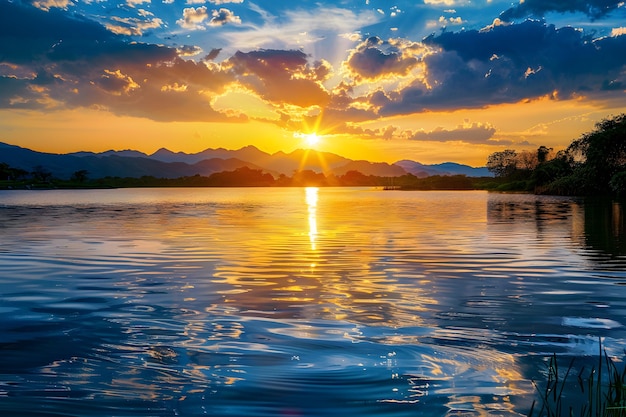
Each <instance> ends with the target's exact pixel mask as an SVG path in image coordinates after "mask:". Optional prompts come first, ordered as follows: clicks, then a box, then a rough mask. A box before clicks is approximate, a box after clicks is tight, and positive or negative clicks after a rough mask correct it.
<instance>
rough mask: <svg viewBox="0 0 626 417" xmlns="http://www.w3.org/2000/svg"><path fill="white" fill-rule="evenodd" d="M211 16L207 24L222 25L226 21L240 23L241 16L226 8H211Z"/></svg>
mask: <svg viewBox="0 0 626 417" xmlns="http://www.w3.org/2000/svg"><path fill="white" fill-rule="evenodd" d="M212 16H213V17H212V18H211V20H210V21H209V26H223V25H225V24H226V23H237V24H241V18H240V17H239V16H236V15H235V14H234V13H233V12H232V11H230V10H228V9H224V8H221V9H219V10H213V13H212Z"/></svg>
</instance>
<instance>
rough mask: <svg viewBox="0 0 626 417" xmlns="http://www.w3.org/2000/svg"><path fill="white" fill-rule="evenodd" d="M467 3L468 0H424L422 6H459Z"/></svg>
mask: <svg viewBox="0 0 626 417" xmlns="http://www.w3.org/2000/svg"><path fill="white" fill-rule="evenodd" d="M467 3H469V0H424V4H434V5H436V6H447V7H450V6H461V5H464V4H467Z"/></svg>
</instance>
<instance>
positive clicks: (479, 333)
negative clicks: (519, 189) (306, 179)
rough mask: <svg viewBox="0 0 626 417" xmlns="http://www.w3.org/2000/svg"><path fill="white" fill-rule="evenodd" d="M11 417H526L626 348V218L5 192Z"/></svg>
mask: <svg viewBox="0 0 626 417" xmlns="http://www.w3.org/2000/svg"><path fill="white" fill-rule="evenodd" d="M0 300H1V301H0V313H1V314H2V320H1V321H0V354H1V356H0V414H1V415H6V416H201V415H210V416H336V415H342V414H343V415H346V416H353V415H354V416H356V415H358V416H520V415H526V414H527V413H528V411H529V408H530V406H531V403H532V401H533V400H534V399H536V398H537V395H536V390H535V388H534V387H533V385H532V384H531V379H535V380H536V381H538V382H539V383H541V381H543V380H544V379H545V372H546V363H547V358H548V357H549V356H550V355H552V354H553V353H556V354H557V355H558V356H559V357H560V358H564V359H565V360H566V361H569V359H570V358H576V360H577V362H576V363H577V365H576V366H578V367H579V368H581V367H582V366H584V364H585V363H588V362H594V361H595V363H597V359H598V351H599V344H600V340H601V341H602V346H603V347H604V348H606V350H607V352H608V353H609V354H610V355H614V356H615V357H616V358H623V355H624V353H623V352H624V349H625V348H626V327H625V325H626V232H625V227H624V208H623V206H621V205H620V204H617V203H611V202H604V201H584V200H581V199H576V198H568V197H549V196H534V195H524V194H492V193H487V192H482V191H471V192H465V191H455V192H444V191H429V192H421V191H406V192H405V191H383V190H380V189H373V188H197V189H194V188H171V189H117V190H73V191H64V190H50V191H0Z"/></svg>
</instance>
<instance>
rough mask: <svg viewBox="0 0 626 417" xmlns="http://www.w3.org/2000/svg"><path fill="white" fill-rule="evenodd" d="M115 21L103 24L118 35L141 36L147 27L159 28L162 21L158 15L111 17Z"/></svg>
mask: <svg viewBox="0 0 626 417" xmlns="http://www.w3.org/2000/svg"><path fill="white" fill-rule="evenodd" d="M111 20H113V22H115V23H107V24H106V25H105V26H106V28H107V29H109V30H110V31H111V32H113V33H115V34H118V35H127V36H141V35H143V34H144V32H145V31H146V30H147V29H156V28H160V27H161V26H162V25H163V21H162V20H161V19H159V18H158V17H155V18H147V19H140V18H136V17H126V18H122V17H116V16H114V17H111Z"/></svg>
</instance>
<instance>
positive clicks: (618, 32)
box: [611, 26, 626, 36]
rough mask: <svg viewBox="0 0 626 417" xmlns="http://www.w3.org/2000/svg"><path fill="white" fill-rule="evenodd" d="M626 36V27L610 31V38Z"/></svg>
mask: <svg viewBox="0 0 626 417" xmlns="http://www.w3.org/2000/svg"><path fill="white" fill-rule="evenodd" d="M623 35H626V27H624V26H622V27H619V28H613V29H612V30H611V36H623Z"/></svg>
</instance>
